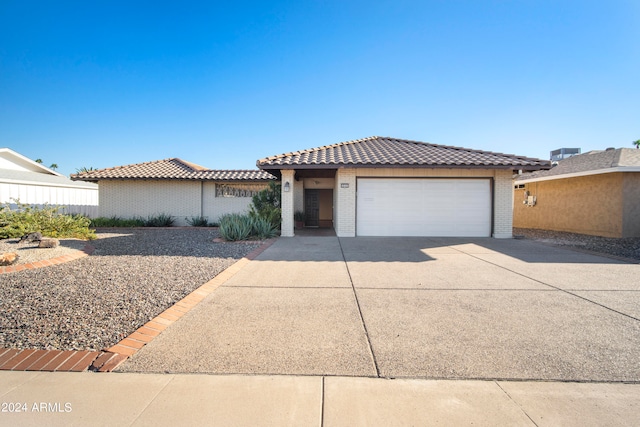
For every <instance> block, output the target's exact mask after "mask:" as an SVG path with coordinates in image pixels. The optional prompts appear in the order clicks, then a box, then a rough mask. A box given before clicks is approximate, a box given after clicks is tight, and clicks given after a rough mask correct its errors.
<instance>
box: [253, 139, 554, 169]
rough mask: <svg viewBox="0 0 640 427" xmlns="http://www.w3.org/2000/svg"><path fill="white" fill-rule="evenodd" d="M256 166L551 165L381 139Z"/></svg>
mask: <svg viewBox="0 0 640 427" xmlns="http://www.w3.org/2000/svg"><path fill="white" fill-rule="evenodd" d="M257 165H258V167H260V168H261V169H287V168H297V169H301V168H305V167H308V168H320V167H330V168H331V167H334V168H335V167H340V166H350V165H351V166H371V167H376V166H385V167H414V166H415V167H424V166H430V167H459V168H468V167H487V168H510V169H524V170H537V169H545V168H549V167H550V166H551V165H550V162H549V161H547V160H540V159H534V158H529V157H523V156H515V155H512V154H502V153H493V152H489V151H480V150H472V149H469V148H462V147H451V146H446V145H436V144H429V143H426V142H418V141H409V140H405V139H397V138H388V137H379V136H372V137H369V138H364V139H358V140H354V141H347V142H341V143H339V144H334V145H327V146H324V147H319V148H312V149H308V150H302V151H296V152H293V153H286V154H280V155H278V156H272V157H267V158H264V159H261V160H258V162H257Z"/></svg>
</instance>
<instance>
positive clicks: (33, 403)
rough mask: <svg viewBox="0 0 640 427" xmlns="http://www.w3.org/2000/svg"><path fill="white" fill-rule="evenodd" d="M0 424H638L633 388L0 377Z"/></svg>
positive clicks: (639, 397) (639, 394) (638, 396)
mask: <svg viewBox="0 0 640 427" xmlns="http://www.w3.org/2000/svg"><path fill="white" fill-rule="evenodd" d="M0 401H1V402H2V408H1V412H0V425H3V426H5V425H6V426H9V425H11V426H32V425H47V426H70V425H78V426H102V425H119V426H168V425H181V426H182V425H194V426H196V425H197V426H201V425H223V426H315V427H317V426H404V425H425V426H426V425H445V426H447V425H450V426H458V425H476V426H498V425H513V426H581V427H585V426H635V425H637V424H638V413H640V385H628V384H603V383H558V382H509V381H448V380H439V381H438V380H420V379H397V380H388V379H379V378H352V377H316V376H243V375H203V374H195V375H193V374H192V375H187V374H181V375H174V374H166V375H163V374H123V373H109V374H96V373H88V372H83V373H64V372H62V373H38V372H10V371H5V372H0Z"/></svg>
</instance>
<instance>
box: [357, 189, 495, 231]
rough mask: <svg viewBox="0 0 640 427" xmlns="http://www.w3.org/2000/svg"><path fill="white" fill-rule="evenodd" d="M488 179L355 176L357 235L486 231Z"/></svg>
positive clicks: (488, 194) (489, 216) (487, 227)
mask: <svg viewBox="0 0 640 427" xmlns="http://www.w3.org/2000/svg"><path fill="white" fill-rule="evenodd" d="M491 199H492V197H491V180H490V179H488V178H486V179H448V178H359V179H358V180H357V197H356V229H357V231H356V233H357V235H358V236H449V237H489V236H491Z"/></svg>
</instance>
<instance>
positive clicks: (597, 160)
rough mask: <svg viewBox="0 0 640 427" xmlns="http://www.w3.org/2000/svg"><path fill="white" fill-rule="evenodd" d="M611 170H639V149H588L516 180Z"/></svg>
mask: <svg viewBox="0 0 640 427" xmlns="http://www.w3.org/2000/svg"><path fill="white" fill-rule="evenodd" d="M612 172H640V150H637V149H635V148H618V149H614V148H608V149H606V150H604V151H602V150H594V151H589V152H587V153H584V154H579V155H576V156H571V157H569V158H566V159H564V160H560V161H559V162H558V164H557V165H556V166H554V167H553V168H551V169H549V170H541V171H536V172H531V173H526V174H522V175H520V176H518V178H517V179H516V180H517V181H518V182H521V181H542V180H550V179H561V178H571V177H574V176H585V175H595V174H601V173H612Z"/></svg>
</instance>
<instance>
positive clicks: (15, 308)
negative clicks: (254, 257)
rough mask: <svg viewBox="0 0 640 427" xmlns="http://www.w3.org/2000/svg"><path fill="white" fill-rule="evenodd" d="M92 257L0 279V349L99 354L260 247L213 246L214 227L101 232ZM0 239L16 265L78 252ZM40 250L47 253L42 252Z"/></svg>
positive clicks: (67, 244) (67, 243)
mask: <svg viewBox="0 0 640 427" xmlns="http://www.w3.org/2000/svg"><path fill="white" fill-rule="evenodd" d="M97 235H98V239H97V240H94V241H91V242H90V243H89V244H90V245H91V246H93V248H94V250H93V253H92V255H91V256H89V257H84V258H81V259H77V260H75V261H72V262H68V263H65V264H59V265H53V266H49V267H45V268H38V269H30V270H23V271H18V272H12V273H5V274H2V275H0V312H1V313H2V316H0V347H5V348H17V349H24V348H32V349H57V350H101V349H104V348H108V347H110V346H112V345H114V344H116V343H117V342H119V341H120V340H121V339H122V338H124V337H126V336H128V335H129V334H130V333H132V332H133V331H135V330H136V329H137V328H138V327H140V326H142V325H143V324H144V323H146V322H147V321H149V320H150V319H151V318H153V317H155V316H156V315H158V314H159V313H160V312H162V311H163V310H165V309H167V308H168V307H170V306H171V305H173V304H174V303H175V302H176V301H178V300H180V299H181V298H183V297H184V296H186V295H188V294H189V293H190V292H191V291H193V290H194V289H196V288H198V287H199V286H200V285H202V284H203V283H206V282H207V281H209V280H211V279H212V278H214V277H215V276H216V275H217V274H219V273H220V272H221V271H223V270H224V269H226V268H227V267H229V266H230V265H231V264H233V263H235V262H236V261H237V260H238V259H241V258H242V257H244V256H245V255H246V254H248V253H249V252H251V251H252V250H253V249H255V248H257V247H258V246H259V245H260V244H261V242H255V243H249V244H246V243H243V244H239V243H225V242H219V241H218V242H214V239H216V238H217V237H218V236H219V235H218V231H217V229H213V228H159V229H155V228H154V229H148V228H145V229H142V228H139V229H103V230H99V231H98V233H97ZM86 244H87V242H84V241H81V240H73V239H69V240H67V239H60V246H58V247H56V248H37V247H36V246H37V245H31V244H25V243H22V244H20V243H18V239H8V240H4V241H0V251H2V252H9V251H11V252H17V253H19V254H20V260H19V262H30V261H29V260H31V261H34V260H38V258H40V259H42V258H43V257H46V256H50V257H55V256H59V255H58V254H61V253H65V252H66V253H68V252H69V251H77V250H79V249H82V248H83V247H84V246H85V245H86ZM43 251H51V252H49V253H48V254H46V252H43Z"/></svg>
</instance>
